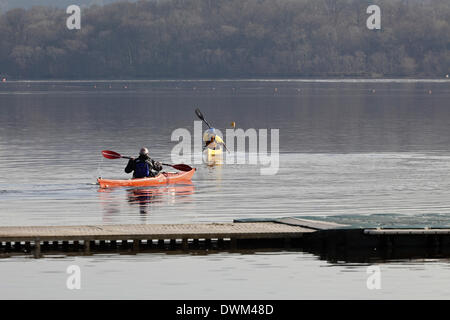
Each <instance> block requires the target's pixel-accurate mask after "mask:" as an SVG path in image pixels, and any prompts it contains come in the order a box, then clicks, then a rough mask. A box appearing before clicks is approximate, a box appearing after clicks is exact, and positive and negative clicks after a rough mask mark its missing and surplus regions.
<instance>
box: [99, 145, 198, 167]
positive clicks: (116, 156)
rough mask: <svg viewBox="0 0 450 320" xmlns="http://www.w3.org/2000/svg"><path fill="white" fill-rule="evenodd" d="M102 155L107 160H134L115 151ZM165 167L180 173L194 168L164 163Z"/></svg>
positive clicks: (105, 151) (106, 151)
mask: <svg viewBox="0 0 450 320" xmlns="http://www.w3.org/2000/svg"><path fill="white" fill-rule="evenodd" d="M102 155H103V156H104V157H105V158H106V159H121V158H122V159H133V158H132V157H126V156H123V155H121V154H120V153H117V152H115V151H111V150H103V151H102ZM162 165H163V166H168V167H172V168H174V169H177V170H180V171H191V170H192V167H190V166H188V165H187V164H168V163H162Z"/></svg>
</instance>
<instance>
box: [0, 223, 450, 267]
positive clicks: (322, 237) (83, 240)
mask: <svg viewBox="0 0 450 320" xmlns="http://www.w3.org/2000/svg"><path fill="white" fill-rule="evenodd" d="M241 249H245V250H248V249H252V250H255V249H283V250H285V249H289V250H303V251H307V252H311V253H314V254H317V255H319V256H321V257H323V258H324V259H327V260H342V259H344V260H348V261H366V260H367V259H372V258H374V257H375V258H376V257H379V258H382V259H384V258H386V259H390V258H395V257H396V255H398V254H399V253H401V256H402V257H413V256H417V253H420V254H422V255H424V256H427V257H430V254H431V255H434V256H436V255H437V256H450V228H384V229H383V228H358V227H352V226H349V225H343V224H337V223H332V222H326V221H317V220H308V219H300V218H281V219H273V220H266V221H261V222H248V221H240V222H239V221H238V222H234V223H199V224H150V225H148V224H140V225H89V226H24V227H0V257H1V256H9V255H11V254H23V253H29V254H33V255H34V256H35V257H41V256H42V255H43V254H46V253H47V252H49V253H50V252H51V253H54V252H70V253H72V254H92V253H101V252H117V251H121V250H126V251H127V252H130V251H131V252H140V251H143V252H147V251H150V252H154V251H158V252H159V251H167V250H169V251H170V250H171V251H172V252H174V251H177V250H178V251H177V252H180V253H183V252H184V253H185V252H186V251H190V250H204V251H205V250H206V251H221V250H241Z"/></svg>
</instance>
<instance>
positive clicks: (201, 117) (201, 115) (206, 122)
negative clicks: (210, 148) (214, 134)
mask: <svg viewBox="0 0 450 320" xmlns="http://www.w3.org/2000/svg"><path fill="white" fill-rule="evenodd" d="M195 114H196V115H197V117H198V118H199V119H200V120H202V121H203V122H204V123H205V124H206V125H207V126H208V128H210V129H211V126H210V125H209V123H208V121H206V119H205V117H204V116H203V113H202V112H201V111H200V109H199V108H197V109H195ZM222 144H223V146H224V147H225V149H226V150H227V151H228V152H230V150H228V148H227V145H226V144H225V142H223V140H222Z"/></svg>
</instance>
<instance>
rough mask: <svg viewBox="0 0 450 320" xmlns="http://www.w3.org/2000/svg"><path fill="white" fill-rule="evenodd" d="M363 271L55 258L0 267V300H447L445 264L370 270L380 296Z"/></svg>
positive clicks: (291, 257)
mask: <svg viewBox="0 0 450 320" xmlns="http://www.w3.org/2000/svg"><path fill="white" fill-rule="evenodd" d="M425 262H426V263H425ZM74 264H75V265H78V266H80V268H81V270H82V283H81V287H82V289H81V290H67V287H66V285H65V284H66V281H67V273H66V270H67V267H68V266H69V265H74ZM24 265H26V266H28V267H27V268H24ZM180 266H182V267H180ZM368 266H369V264H367V263H352V264H343V263H334V264H330V263H328V262H326V261H323V260H319V259H317V257H315V256H313V255H311V254H307V253H302V252H288V251H283V252H254V253H252V254H242V253H218V254H212V255H186V254H184V255H171V254H137V255H117V254H103V255H98V256H86V257H80V256H78V257H66V258H64V259H61V257H60V256H56V255H55V256H54V257H47V258H44V259H39V260H33V259H29V258H26V257H14V258H10V259H4V260H2V261H1V263H0V271H1V272H0V299H14V298H18V299H29V298H37V297H38V298H40V299H52V298H53V299H69V298H70V299H88V298H89V299H93V298H94V299H95V298H96V299H211V297H213V298H214V299H389V298H391V299H392V298H394V299H407V298H409V299H419V298H422V299H423V298H427V299H445V298H448V297H450V288H449V286H448V283H449V281H450V272H449V270H450V264H449V263H448V260H446V259H417V260H409V261H396V262H392V263H390V264H382V265H378V266H379V267H380V270H381V289H380V290H368V289H367V285H366V282H367V279H368V276H369V274H368V273H367V267H368ZM17 270H20V272H17ZM43 284H45V285H43Z"/></svg>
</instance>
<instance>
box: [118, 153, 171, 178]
mask: <svg viewBox="0 0 450 320" xmlns="http://www.w3.org/2000/svg"><path fill="white" fill-rule="evenodd" d="M137 160H141V161H145V162H147V163H148V165H149V167H150V177H155V176H157V175H158V173H159V171H161V170H162V166H161V164H160V163H159V162H156V161H155V160H153V159H152V158H150V157H149V156H139V157H138V158H136V159H130V160H129V161H128V164H127V166H126V167H125V172H126V173H131V172H133V177H134V170H135V168H136V161H137Z"/></svg>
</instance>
